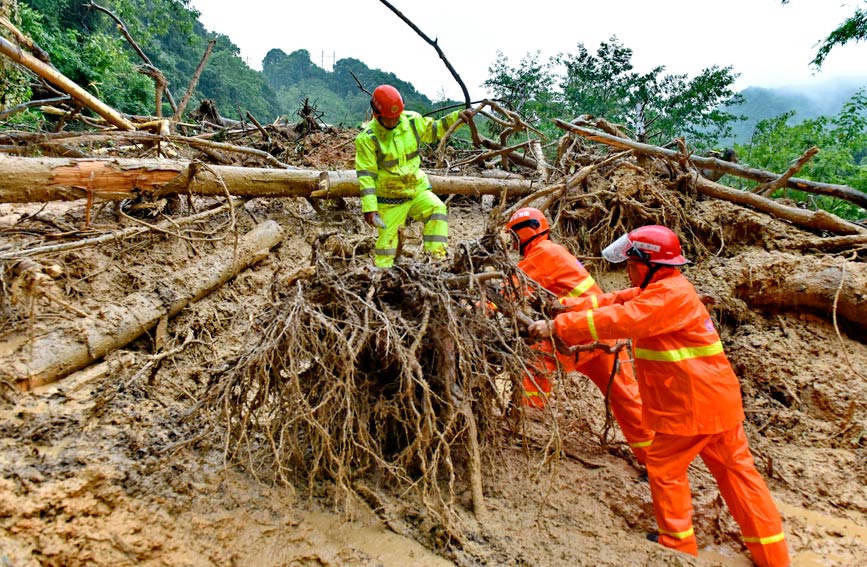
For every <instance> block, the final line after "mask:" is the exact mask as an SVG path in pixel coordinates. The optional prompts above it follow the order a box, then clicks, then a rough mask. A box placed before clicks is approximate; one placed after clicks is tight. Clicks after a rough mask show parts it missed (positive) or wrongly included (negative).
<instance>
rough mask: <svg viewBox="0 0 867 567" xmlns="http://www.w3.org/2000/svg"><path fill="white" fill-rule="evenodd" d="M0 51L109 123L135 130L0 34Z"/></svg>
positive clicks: (105, 105) (110, 110)
mask: <svg viewBox="0 0 867 567" xmlns="http://www.w3.org/2000/svg"><path fill="white" fill-rule="evenodd" d="M0 53H2V54H3V55H5V56H6V57H8V58H9V59H11V60H13V61H15V62H16V63H20V64H21V65H24V66H25V67H27V68H28V69H30V70H31V71H33V72H34V73H36V74H37V75H39V76H40V77H42V78H43V79H45V80H46V81H49V82H51V83H53V84H55V85H57V86H58V87H60V88H61V89H63V90H64V91H66V92H67V93H69V94H70V96H72V98H74V99H75V100H77V101H79V102H80V103H81V104H83V105H84V106H86V107H87V108H89V109H91V110H92V111H94V112H95V113H97V114H99V115H100V116H102V117H103V118H105V119H106V120H107V121H108V122H109V123H111V124H113V125H115V126H117V127H118V128H120V129H121V130H135V126H134V125H133V124H132V122H130V121H129V120H127V119H126V118H124V117H123V116H121V114H120V113H119V112H118V111H116V110H115V109H113V108H111V107H110V106H108V105H107V104H105V103H104V102H102V101H101V100H99V99H97V98H95V97H94V96H92V95H91V94H90V93H89V92H87V91H86V90H84V89H83V88H81V87H80V86H78V84H76V83H75V81H72V80H70V79H69V78H67V77H66V76H64V75H63V74H62V73H60V71H58V70H57V69H55V68H54V67H52V66H51V65H48V64H46V63H43V62H42V61H40V60H39V59H37V58H36V57H34V56H32V55H30V54H29V53H24V52H23V51H22V50H21V48H20V47H18V46H17V45H14V44H12V43H10V42H9V41H7V40H6V39H4V38H3V37H2V36H0Z"/></svg>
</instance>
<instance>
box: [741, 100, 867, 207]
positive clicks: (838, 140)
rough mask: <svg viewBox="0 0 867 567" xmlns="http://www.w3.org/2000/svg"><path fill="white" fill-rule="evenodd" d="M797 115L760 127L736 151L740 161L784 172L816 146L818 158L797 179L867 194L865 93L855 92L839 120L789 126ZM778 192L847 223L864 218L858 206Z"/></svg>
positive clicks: (803, 169) (866, 115)
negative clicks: (842, 187)
mask: <svg viewBox="0 0 867 567" xmlns="http://www.w3.org/2000/svg"><path fill="white" fill-rule="evenodd" d="M793 116H794V112H791V111H790V112H787V113H785V114H781V115H779V116H777V117H775V118H771V119H767V120H762V121H761V122H759V124H758V126H757V127H756V130H755V133H754V135H753V137H752V139H751V140H750V142H749V143H748V144H746V145H743V146H737V147H736V149H737V152H738V155H739V156H741V161H742V162H745V163H748V164H749V165H750V166H751V167H756V168H759V169H764V170H767V171H776V172H784V171H786V170H787V169H788V168H789V166H790V164H791V163H793V162H794V161H795V160H797V159H798V158H799V157H800V156H801V155H802V154H803V153H804V152H805V151H806V150H808V149H809V148H811V147H813V146H816V147H818V148H819V153H818V154H817V155H816V156H815V157H814V158H813V159H812V160H810V161H809V162H807V164H806V165H805V166H804V167H803V168H802V169H801V170H800V171H799V172H798V177H801V178H804V179H810V180H815V181H821V182H822V183H832V184H840V185H848V186H849V187H852V188H854V189H858V190H859V191H864V192H867V95H865V93H864V91H863V90H862V91H858V92H857V93H855V95H853V97H852V98H851V100H850V101H849V102H848V103H846V104H845V105H844V106H843V109H842V110H841V111H840V113H839V114H837V115H836V116H832V117H828V116H820V117H818V118H813V119H808V120H804V121H802V122H800V123H798V124H794V125H790V124H789V122H790V120H791V119H792V117H793ZM740 183H741V185H742V187H743V188H748V187H749V185H748V184H747V183H745V182H740ZM777 193H778V196H779V195H784V196H787V197H790V198H792V199H795V200H797V201H799V202H804V203H808V204H809V205H810V206H811V207H813V208H821V209H824V210H827V211H829V212H832V213H834V214H836V215H839V216H841V217H843V218H848V219H860V218H864V216H865V211H864V210H863V209H861V208H860V207H857V206H856V205H854V204H852V203H849V202H847V201H842V200H839V199H835V198H832V197H824V196H822V197H816V196H813V195H808V194H806V193H803V192H800V191H794V190H791V189H781V190H779V191H778V192H777Z"/></svg>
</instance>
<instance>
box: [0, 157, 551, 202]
mask: <svg viewBox="0 0 867 567" xmlns="http://www.w3.org/2000/svg"><path fill="white" fill-rule="evenodd" d="M430 181H431V185H432V187H433V190H434V192H435V193H437V194H461V195H502V194H504V193H505V194H506V195H508V196H515V195H519V196H520V195H527V194H529V193H531V192H533V191H534V190H535V189H536V187H535V186H534V184H533V183H532V182H530V181H526V180H516V179H513V180H507V179H488V178H481V177H457V176H455V177H442V176H437V175H431V176H430ZM320 190H321V191H320ZM314 192H315V194H314ZM169 194H195V195H226V194H231V195H235V196H239V197H311V196H313V197H314V198H316V197H319V198H336V197H350V196H358V194H359V190H358V179H357V178H356V176H355V171H354V170H340V171H325V172H319V171H313V170H301V169H297V170H296V169H265V168H252V167H235V166H203V165H202V164H199V163H196V162H187V161H168V160H156V159H150V160H139V159H63V158H23V157H13V156H5V155H3V154H0V203H32V202H45V201H72V200H77V199H83V198H88V197H92V198H99V199H104V200H121V199H131V198H133V197H137V196H140V195H151V196H162V195H169Z"/></svg>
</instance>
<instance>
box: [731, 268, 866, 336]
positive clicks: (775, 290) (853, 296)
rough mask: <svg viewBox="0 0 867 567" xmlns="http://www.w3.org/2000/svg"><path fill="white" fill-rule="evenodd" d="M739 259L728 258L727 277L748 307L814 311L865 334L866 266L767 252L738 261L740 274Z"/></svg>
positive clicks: (737, 294) (736, 293)
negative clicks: (844, 322)
mask: <svg viewBox="0 0 867 567" xmlns="http://www.w3.org/2000/svg"><path fill="white" fill-rule="evenodd" d="M735 261H737V260H735V259H727V261H726V266H727V269H726V271H725V273H726V274H727V279H729V280H730V284H731V287H732V289H733V292H734V294H735V295H736V296H737V297H738V298H740V299H742V300H743V301H745V302H746V303H747V304H748V305H749V306H750V307H752V308H764V309H768V308H770V309H773V310H783V311H794V312H797V313H800V312H803V311H812V312H814V313H816V314H818V315H820V316H822V317H824V318H826V319H827V320H829V321H830V320H832V319H834V318H836V319H842V320H845V321H847V322H848V323H850V324H851V325H853V326H855V327H856V328H859V329H861V333H860V336H861V337H864V336H865V335H864V332H863V331H864V330H865V329H867V293H865V291H864V290H865V289H867V272H865V269H864V264H863V263H859V262H851V261H847V260H845V259H843V258H833V257H826V258H822V259H821V260H820V261H818V265H817V263H816V262H805V261H804V257H803V256H801V255H795V254H780V253H774V254H770V253H766V252H761V253H757V254H750V255H747V256H744V257H742V258H740V262H741V264H742V268H741V269H740V270H735V269H733V268H734V262H735ZM844 267H845V270H844ZM844 274H845V277H844ZM838 294H839V295H838ZM835 297H836V298H837V302H836V312H835V311H834V307H835Z"/></svg>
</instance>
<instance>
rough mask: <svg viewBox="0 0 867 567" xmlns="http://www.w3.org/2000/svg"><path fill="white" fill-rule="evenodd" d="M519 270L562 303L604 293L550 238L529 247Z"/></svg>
mask: <svg viewBox="0 0 867 567" xmlns="http://www.w3.org/2000/svg"><path fill="white" fill-rule="evenodd" d="M518 267H519V268H521V270H522V271H523V272H524V273H525V274H527V276H528V277H530V278H532V279H533V281H535V282H536V283H538V284H539V285H540V286H542V287H544V288H545V289H547V290H548V291H550V292H551V293H553V294H554V295H556V296H557V299H560V300H563V299H565V298H567V297H580V296H582V295H584V294H585V293H590V294H591V295H600V294H601V293H602V290H601V289H600V288H599V286H598V285H596V282H595V281H594V280H593V277H592V276H591V275H590V273H589V272H588V271H587V269H586V268H585V267H584V265H583V264H581V262H579V261H578V259H577V258H576V257H575V256H573V255H572V253H571V252H569V251H568V250H567V249H566V248H565V247H564V246H562V245H560V244H557V243H556V242H551V241H550V240H548V239H547V238H544V239H540V240H536V241H534V242H532V243H530V245H529V246H528V247H527V249H526V250H525V251H524V258H523V259H522V260H521V261H520V262H518Z"/></svg>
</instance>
